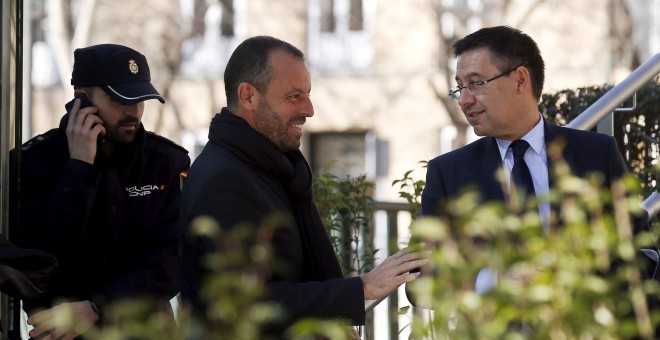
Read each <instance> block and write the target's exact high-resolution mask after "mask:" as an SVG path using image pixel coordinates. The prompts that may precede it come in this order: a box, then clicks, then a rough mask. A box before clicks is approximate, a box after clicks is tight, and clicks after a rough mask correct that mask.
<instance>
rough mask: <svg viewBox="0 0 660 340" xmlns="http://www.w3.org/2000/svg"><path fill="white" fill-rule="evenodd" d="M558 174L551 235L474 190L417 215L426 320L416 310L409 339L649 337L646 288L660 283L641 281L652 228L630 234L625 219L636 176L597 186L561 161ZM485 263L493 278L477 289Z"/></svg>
mask: <svg viewBox="0 0 660 340" xmlns="http://www.w3.org/2000/svg"><path fill="white" fill-rule="evenodd" d="M556 183H557V184H558V188H557V189H552V191H551V194H550V195H549V200H550V202H551V204H553V205H556V206H557V207H559V215H558V216H557V217H558V218H555V219H553V221H554V222H553V223H552V225H551V227H550V230H551V232H550V233H549V234H545V233H544V232H543V231H542V227H541V223H540V219H539V218H538V213H537V212H536V210H535V208H531V209H532V210H523V211H520V209H518V208H517V207H516V205H515V204H512V203H509V204H505V203H494V202H493V203H488V204H483V203H481V201H480V198H479V194H478V193H476V192H469V193H466V194H464V195H462V196H461V197H459V198H457V199H456V200H455V201H453V202H451V203H450V207H449V209H448V211H449V212H450V213H451V216H448V217H447V218H445V219H439V218H422V219H418V220H416V221H415V222H414V224H413V226H412V228H411V229H412V232H413V236H414V237H416V238H418V239H422V240H425V241H426V242H427V244H432V245H434V247H433V248H434V249H435V250H436V251H435V252H434V253H433V255H432V263H433V268H435V271H434V275H426V276H423V277H422V278H420V279H419V280H417V281H415V282H413V283H411V284H409V285H410V286H409V287H410V290H411V291H412V292H413V294H414V296H415V297H416V298H415V300H416V301H418V303H421V304H422V305H426V306H432V307H433V308H434V313H433V318H432V321H431V322H429V323H423V322H421V320H419V319H415V321H414V323H413V326H412V333H413V337H414V338H422V337H429V338H455V339H492V338H504V339H522V338H529V337H533V338H538V339H547V338H561V339H572V338H598V339H600V338H632V337H640V338H645V339H654V338H655V337H654V334H655V333H654V329H653V328H654V327H657V325H658V324H659V323H660V311H657V310H655V311H654V310H651V309H650V308H649V306H648V305H647V300H646V299H645V298H644V296H645V295H648V296H656V297H657V296H658V294H659V293H660V287H659V286H658V282H653V281H643V280H642V277H640V272H639V270H638V269H637V268H638V267H637V263H636V261H637V260H638V259H640V258H641V257H638V256H636V255H637V252H636V249H638V248H640V247H644V246H648V245H649V244H650V242H651V236H650V234H648V233H646V234H641V235H637V236H633V235H632V234H631V232H630V230H631V225H630V222H629V219H628V216H629V215H628V213H629V212H630V211H631V210H632V211H636V212H639V196H638V192H637V191H635V189H634V188H635V187H638V183H637V181H636V179H634V178H626V179H625V180H622V181H619V182H617V183H616V184H615V185H614V186H613V188H612V190H611V191H610V190H609V189H608V190H601V189H600V183H601V181H600V178H598V177H597V176H593V177H590V178H587V179H580V178H576V177H573V176H571V175H570V174H569V173H568V171H567V167H564V168H560V169H558V175H557V181H556ZM608 206H612V207H613V209H607V208H606V207H608ZM610 211H611V212H610ZM560 224H561V227H560ZM484 268H489V269H490V270H491V271H494V272H496V273H498V275H497V283H496V285H495V287H494V288H492V289H491V290H489V291H486V292H485V293H483V292H482V293H477V290H476V289H475V278H477V276H478V275H479V273H480V272H481V270H482V269H484ZM521 325H524V326H522V327H521ZM654 325H655V326H654ZM530 331H531V332H532V333H530Z"/></svg>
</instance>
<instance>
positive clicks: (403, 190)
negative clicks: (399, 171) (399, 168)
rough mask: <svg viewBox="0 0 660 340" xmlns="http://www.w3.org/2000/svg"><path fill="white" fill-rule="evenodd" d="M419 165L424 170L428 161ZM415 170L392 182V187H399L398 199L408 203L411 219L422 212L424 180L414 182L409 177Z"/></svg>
mask: <svg viewBox="0 0 660 340" xmlns="http://www.w3.org/2000/svg"><path fill="white" fill-rule="evenodd" d="M419 164H421V165H422V168H423V169H425V168H426V167H427V166H428V161H421V162H419ZM414 171H415V170H408V171H406V173H404V174H403V177H402V178H400V179H397V180H394V181H393V182H392V186H396V185H398V186H399V197H401V198H404V199H405V200H406V203H408V209H409V211H410V214H411V215H412V216H413V217H417V216H419V215H420V214H421V212H422V203H421V201H422V191H424V185H426V182H425V181H424V180H415V179H414V178H412V177H411V175H412V173H413V172H414Z"/></svg>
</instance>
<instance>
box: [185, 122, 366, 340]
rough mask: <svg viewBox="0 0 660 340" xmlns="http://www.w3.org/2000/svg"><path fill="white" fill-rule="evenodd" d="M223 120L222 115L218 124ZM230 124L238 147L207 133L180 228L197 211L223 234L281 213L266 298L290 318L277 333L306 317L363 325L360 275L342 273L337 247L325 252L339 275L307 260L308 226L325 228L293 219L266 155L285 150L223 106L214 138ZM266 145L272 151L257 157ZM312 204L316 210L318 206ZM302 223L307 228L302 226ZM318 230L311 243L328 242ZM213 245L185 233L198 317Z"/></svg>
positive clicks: (190, 295) (190, 292)
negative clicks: (326, 272)
mask: <svg viewBox="0 0 660 340" xmlns="http://www.w3.org/2000/svg"><path fill="white" fill-rule="evenodd" d="M222 115H224V116H222ZM222 117H224V119H225V120H223V121H222V122H220V123H219V124H217V125H214V124H215V122H216V121H217V120H218V121H219V120H221V118H222ZM226 121H229V122H230V123H231V124H232V125H235V126H238V127H237V128H236V129H237V131H238V132H237V134H239V135H240V137H239V138H238V139H239V140H236V141H234V143H235V144H236V145H238V146H237V147H236V149H231V150H230V149H229V148H228V147H226V146H225V145H222V144H220V143H218V142H216V141H214V139H213V138H211V137H210V139H211V140H209V142H208V143H207V144H206V146H205V147H204V150H203V151H202V153H201V154H200V155H199V157H198V158H197V159H196V160H195V161H194V163H193V165H192V166H191V169H190V172H189V175H188V178H187V179H186V182H185V185H184V188H183V195H182V208H181V221H182V230H186V229H187V228H188V227H189V225H190V223H191V222H192V221H193V220H194V219H195V218H196V217H199V216H210V217H212V218H213V219H214V220H215V221H217V223H219V225H220V227H221V228H222V229H224V230H226V231H227V230H232V229H235V228H238V227H244V228H255V227H256V226H258V225H260V224H261V223H262V222H264V221H268V219H269V218H272V217H274V216H279V217H280V218H281V219H279V220H278V221H279V227H278V228H277V229H276V230H275V232H274V235H273V238H272V248H273V251H274V256H273V259H274V261H276V262H275V263H280V264H282V265H283V266H280V267H278V268H279V269H283V270H276V269H273V270H272V271H270V272H269V273H267V274H266V288H267V292H266V294H267V299H269V300H273V301H276V302H278V303H280V304H281V306H283V307H284V308H285V310H286V317H285V320H284V321H283V322H282V323H281V324H280V325H279V326H278V327H276V328H275V329H276V331H275V332H279V331H282V330H284V328H285V327H286V326H288V325H289V324H290V323H292V322H294V321H296V320H298V319H301V318H303V317H318V318H326V319H347V320H350V321H352V322H353V323H354V324H363V323H364V318H365V313H364V296H363V287H362V281H361V279H360V278H359V277H354V278H343V277H342V275H341V271H340V270H339V267H338V262H337V259H336V255H335V254H334V252H333V251H332V247H329V248H323V249H322V250H321V251H322V253H321V256H323V258H324V259H326V260H328V261H330V262H331V263H334V265H336V268H337V271H338V272H337V273H336V275H333V276H334V277H335V278H330V279H328V278H327V277H318V276H319V275H318V274H313V273H317V272H318V270H317V268H316V266H319V265H320V264H319V263H310V261H309V259H306V258H305V255H304V248H305V247H306V246H309V244H306V242H307V241H303V239H304V237H301V234H303V233H308V234H310V233H309V229H310V228H321V229H323V226H322V224H320V225H317V224H312V225H298V223H296V219H295V218H294V215H295V213H294V211H293V207H292V202H291V198H290V195H291V193H290V192H289V191H288V190H287V184H286V183H285V181H284V180H283V179H282V178H281V176H279V175H278V174H276V173H275V172H273V171H269V170H267V169H266V166H264V165H263V163H264V162H268V160H269V159H268V158H267V156H266V153H268V152H273V153H274V152H278V153H280V154H281V151H279V150H278V149H277V148H276V147H275V145H273V144H271V143H270V142H269V141H268V140H267V139H266V138H265V137H263V136H262V135H260V134H258V133H257V132H256V131H255V130H254V129H252V128H251V127H250V126H249V125H248V124H247V123H246V122H245V121H244V120H242V119H241V118H239V117H237V116H234V115H233V114H232V113H230V112H229V111H227V110H226V109H224V110H223V113H221V114H218V115H216V118H214V122H213V123H212V125H211V129H210V133H209V135H210V136H212V135H214V134H215V135H220V136H222V135H226V134H227V133H228V132H226V131H227V130H226V128H227V123H226ZM223 129H225V130H223ZM255 141H258V142H259V143H258V144H260V145H262V146H263V145H265V147H264V148H262V149H259V150H256V151H255V152H247V151H246V150H247V146H246V145H247V144H250V143H254V142H255ZM241 147H244V148H245V149H241ZM264 149H268V152H266V153H264V154H259V152H262V151H264ZM273 150H274V151H273ZM312 209H313V212H314V213H316V208H315V207H314V206H312ZM317 215H318V214H317ZM302 228H308V229H307V231H304V230H303V229H302ZM252 231H254V229H253V230H252ZM314 232H318V233H317V234H316V235H321V236H322V237H321V236H317V237H318V238H319V239H316V240H311V241H312V242H313V243H318V244H322V245H326V244H328V245H329V241H328V239H327V233H326V232H325V230H324V229H323V230H315V231H314ZM314 232H313V233H311V234H314ZM323 238H325V239H323ZM215 247H216V244H214V240H210V239H208V238H203V237H193V236H191V235H190V233H189V232H188V233H186V235H185V236H183V237H182V255H183V268H182V297H183V298H184V300H185V301H187V302H189V303H191V304H192V305H193V307H194V308H195V309H196V311H197V312H198V314H199V315H201V316H204V312H205V308H206V305H205V304H204V303H203V302H202V301H201V299H200V298H199V297H198V295H199V292H200V289H201V287H202V284H203V280H204V279H205V277H206V275H208V274H209V270H208V269H207V268H206V267H205V266H203V265H202V263H201V261H202V259H203V258H204V256H205V255H206V254H209V253H212V252H213V251H217V249H215ZM220 251H221V250H220ZM333 267H334V266H333Z"/></svg>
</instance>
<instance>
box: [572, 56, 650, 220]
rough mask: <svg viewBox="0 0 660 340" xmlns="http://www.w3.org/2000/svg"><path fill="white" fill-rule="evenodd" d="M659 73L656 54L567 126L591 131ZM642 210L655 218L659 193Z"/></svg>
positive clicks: (648, 200)
mask: <svg viewBox="0 0 660 340" xmlns="http://www.w3.org/2000/svg"><path fill="white" fill-rule="evenodd" d="M658 73H660V53H656V54H655V55H654V56H652V57H651V58H649V60H647V61H646V62H644V63H643V64H642V65H640V66H639V67H638V68H636V69H635V70H634V71H632V72H631V73H630V75H628V77H626V79H624V80H623V81H622V82H621V83H619V84H618V85H616V86H614V87H613V88H612V89H610V90H609V91H607V93H605V94H604V95H603V96H602V97H600V98H599V99H598V100H597V101H596V102H595V103H593V104H592V105H591V106H589V107H588V108H587V109H586V110H584V112H582V113H580V115H579V116H577V117H576V118H575V119H573V120H572V121H571V122H570V123H568V125H567V126H568V127H570V128H573V129H579V130H591V129H592V128H594V127H595V126H596V124H598V122H599V121H601V120H602V119H603V118H605V116H607V115H608V114H610V113H612V112H613V111H615V110H616V108H617V107H618V106H619V105H621V103H623V102H625V101H626V100H627V99H628V98H630V97H631V96H633V95H634V94H635V92H637V90H639V89H640V88H641V87H642V86H644V84H646V83H647V82H649V81H650V80H651V79H653V78H654V77H655V76H657V75H658ZM642 208H644V210H646V211H647V212H648V214H649V220H650V219H653V218H655V217H656V216H657V215H658V212H659V211H660V195H658V193H657V192H655V193H652V194H651V195H649V197H647V198H646V199H645V200H644V202H643V203H642Z"/></svg>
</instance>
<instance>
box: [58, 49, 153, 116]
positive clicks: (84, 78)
mask: <svg viewBox="0 0 660 340" xmlns="http://www.w3.org/2000/svg"><path fill="white" fill-rule="evenodd" d="M73 59H74V62H73V73H72V74H71V85H73V86H99V87H101V88H102V89H103V90H104V91H105V92H106V93H107V94H108V95H109V96H110V97H111V98H112V100H114V101H116V102H118V103H121V104H124V105H133V104H136V103H139V102H142V101H145V100H148V99H158V100H159V101H160V102H161V103H165V99H163V97H162V96H161V95H160V93H158V91H156V88H155V87H154V86H153V85H151V75H150V73H149V64H147V58H145V57H144V56H143V55H142V54H140V52H138V51H136V50H134V49H132V48H129V47H126V46H122V45H115V44H101V45H94V46H89V47H85V48H78V49H76V50H75V51H74V52H73Z"/></svg>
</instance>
